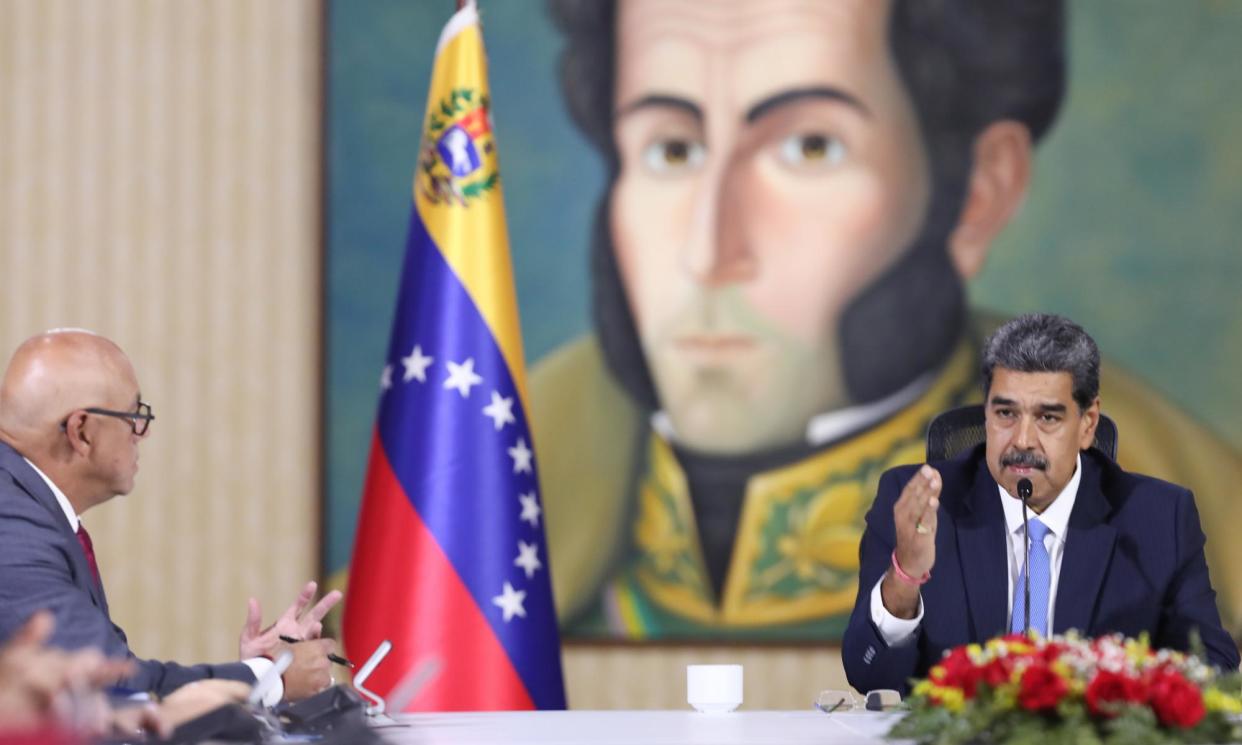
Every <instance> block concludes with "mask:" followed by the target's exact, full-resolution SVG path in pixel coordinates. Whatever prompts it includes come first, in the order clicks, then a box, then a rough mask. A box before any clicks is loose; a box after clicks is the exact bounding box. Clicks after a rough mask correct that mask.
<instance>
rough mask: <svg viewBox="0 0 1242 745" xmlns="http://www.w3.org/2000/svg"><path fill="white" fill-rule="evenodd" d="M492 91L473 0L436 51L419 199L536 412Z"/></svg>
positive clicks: (520, 390) (417, 179)
mask: <svg viewBox="0 0 1242 745" xmlns="http://www.w3.org/2000/svg"><path fill="white" fill-rule="evenodd" d="M490 96H491V92H490V89H489V87H488V84H487V61H486V59H485V57H484V53H483V37H482V34H481V32H480V30H479V23H478V11H477V10H476V9H475V7H474V5H473V3H469V4H467V5H466V7H465V8H463V9H462V10H460V11H458V12H457V14H456V16H454V18H453V20H452V21H451V22H450V24H449V26H448V27H447V28H446V29H445V34H444V36H443V37H441V39H440V46H439V48H438V49H437V52H436V60H435V67H434V70H433V71H432V74H431V90H430V91H429V93H428V95H427V114H426V117H425V118H424V120H423V136H422V146H421V147H420V152H419V158H418V167H417V168H416V169H415V174H414V203H415V205H416V207H417V209H418V214H419V217H420V218H421V219H422V221H423V225H424V226H426V228H427V232H428V233H429V234H430V235H431V238H432V240H434V241H435V243H436V245H437V246H439V248H440V251H441V252H442V253H443V254H444V257H445V259H446V260H447V261H448V264H449V266H451V267H452V268H453V271H454V272H456V274H457V277H458V279H460V280H461V282H462V284H463V285H464V286H465V288H466V292H468V293H469V294H470V297H471V298H472V299H473V300H474V303H475V305H476V306H478V308H479V311H480V313H481V314H482V315H483V319H484V320H485V321H486V322H487V325H488V326H489V327H490V328H491V331H492V335H493V336H494V337H495V338H496V341H497V343H498V344H499V345H500V350H501V353H502V354H503V355H504V358H505V362H506V363H507V364H508V365H509V372H510V374H511V375H512V376H513V379H514V383H515V384H516V386H517V389H518V395H519V396H520V397H521V399H522V406H523V408H524V409H525V410H526V411H530V408H529V404H528V399H527V395H526V371H525V366H524V364H523V360H524V357H523V354H522V335H521V331H520V328H519V324H518V311H517V297H516V295H515V293H514V290H513V265H512V263H511V260H510V258H509V232H508V229H507V227H506V225H505V209H504V200H503V189H502V185H501V177H500V165H499V159H498V158H497V156H496V140H495V133H494V132H493V131H492V123H491V107H490Z"/></svg>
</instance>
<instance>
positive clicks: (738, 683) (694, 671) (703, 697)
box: [686, 665, 742, 714]
mask: <svg viewBox="0 0 1242 745" xmlns="http://www.w3.org/2000/svg"><path fill="white" fill-rule="evenodd" d="M686 702H687V703H689V704H690V705H691V706H693V707H694V708H695V709H696V710H698V711H701V712H703V713H704V714H723V713H724V712H728V711H733V710H734V709H736V708H737V707H739V706H741V705H742V666H741V665H686Z"/></svg>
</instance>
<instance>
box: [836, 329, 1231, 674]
mask: <svg viewBox="0 0 1242 745" xmlns="http://www.w3.org/2000/svg"><path fill="white" fill-rule="evenodd" d="M982 360H983V364H982V368H983V392H984V411H985V419H986V442H985V443H984V444H983V445H980V446H978V447H976V448H974V449H973V450H971V451H968V452H966V453H963V454H962V455H960V456H958V457H957V458H954V459H953V460H949V461H943V462H939V463H934V464H926V465H922V466H918V465H911V466H901V467H898V468H894V469H892V470H890V471H888V472H886V473H885V474H884V475H883V476H882V477H881V478H880V483H879V487H878V490H877V494H876V498H875V503H874V504H873V505H872V507H871V510H870V512H869V513H868V514H867V524H866V530H865V532H864V534H863V538H862V544H861V547H860V549H859V552H860V559H861V569H860V581H859V589H858V597H857V599H856V601H855V603H854V611H853V614H852V615H851V616H850V622H849V627H848V628H847V629H846V632H845V638H844V641H843V644H842V657H843V660H844V664H845V672H846V675H847V677H848V678H849V682H850V684H851V685H852V686H854V687H855V688H857V689H858V690H860V691H869V690H875V689H878V688H895V689H897V690H900V691H903V692H905V691H906V690H907V689H908V687H909V681H910V679H911V678H919V677H925V676H926V675H927V673H928V670H929V669H930V668H931V666H932V665H934V664H935V663H936V662H937V661H939V659H940V657H941V656H942V655H943V653H944V652H945V651H946V650H948V649H951V648H953V647H955V646H958V645H961V644H966V643H970V642H983V641H986V640H987V639H990V638H992V637H995V636H999V635H1002V634H1005V633H1007V632H1010V631H1017V632H1021V631H1024V630H1025V629H1027V628H1028V627H1029V629H1031V630H1032V631H1037V632H1039V633H1040V634H1043V635H1045V636H1047V635H1049V634H1053V633H1055V634H1060V633H1064V632H1066V631H1069V630H1070V629H1076V630H1077V631H1079V632H1080V633H1082V634H1084V635H1087V636H1098V635H1101V634H1108V633H1113V632H1120V633H1122V634H1125V635H1127V636H1137V635H1138V634H1140V633H1143V632H1147V633H1148V634H1150V635H1151V641H1152V644H1153V645H1154V646H1157V647H1171V648H1174V649H1180V650H1187V649H1188V648H1189V646H1190V640H1191V636H1192V634H1193V633H1194V632H1196V631H1197V632H1198V634H1199V636H1200V638H1201V639H1202V640H1203V645H1204V648H1205V649H1206V652H1207V657H1208V661H1209V662H1210V663H1211V664H1213V665H1215V666H1217V667H1220V668H1222V669H1225V670H1235V669H1237V667H1238V648H1237V646H1236V645H1235V644H1234V641H1233V639H1232V638H1230V636H1229V635H1228V634H1227V633H1226V632H1225V630H1224V628H1223V627H1222V626H1221V622H1220V614H1219V613H1218V611H1217V608H1216V593H1215V591H1214V590H1213V589H1212V584H1211V581H1210V579H1209V577H1208V568H1207V562H1206V560H1205V558H1204V552H1203V548H1204V543H1205V538H1204V535H1203V531H1202V530H1201V529H1200V527H1199V514H1198V511H1197V510H1196V509H1195V502H1194V496H1193V495H1192V494H1191V493H1190V492H1189V491H1188V490H1186V489H1184V488H1182V487H1179V486H1176V485H1174V484H1170V483H1167V482H1164V481H1160V480H1158V479H1153V478H1150V477H1147V476H1141V475H1139V474H1133V473H1127V472H1125V471H1123V470H1121V468H1120V467H1118V466H1117V464H1116V463H1114V462H1113V461H1112V459H1110V458H1109V457H1108V456H1107V455H1105V454H1103V453H1101V452H1100V451H1099V450H1097V449H1094V448H1092V447H1091V444H1092V442H1093V441H1094V439H1095V430H1096V426H1097V424H1098V423H1099V418H1100V396H1099V392H1100V391H1099V387H1100V383H1099V370H1100V353H1099V349H1098V348H1097V347H1096V344H1095V341H1094V340H1092V338H1091V337H1090V336H1089V335H1088V334H1087V333H1086V332H1085V331H1084V330H1083V329H1082V328H1081V327H1079V326H1078V325H1077V324H1075V323H1073V322H1072V321H1069V320H1068V319H1065V318H1062V317H1060V316H1054V315H1042V314H1040V315H1026V316H1020V317H1018V318H1015V319H1013V320H1012V321H1010V322H1008V323H1006V324H1005V325H1003V326H1001V327H1000V328H999V329H997V331H996V332H995V333H994V334H993V335H992V336H991V338H989V339H988V341H987V342H986V344H985V345H984V349H983V354H982ZM1119 436H1120V437H1124V436H1125V433H1124V432H1122V433H1119ZM1023 496H1025V497H1026V500H1023V499H1021V497H1023ZM1024 501H1025V502H1026V506H1027V507H1028V508H1029V513H1027V515H1026V517H1027V519H1026V520H1025V521H1024V509H1023V507H1024V505H1023V502H1024ZM1028 540H1029V551H1028ZM1028 556H1029V560H1028ZM1028 570H1029V573H1028Z"/></svg>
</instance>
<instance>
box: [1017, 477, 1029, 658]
mask: <svg viewBox="0 0 1242 745" xmlns="http://www.w3.org/2000/svg"><path fill="white" fill-rule="evenodd" d="M1018 496H1019V497H1020V498H1021V499H1022V543H1023V545H1024V546H1025V550H1026V558H1025V559H1023V560H1022V579H1023V580H1024V581H1023V583H1022V613H1023V616H1024V617H1023V619H1022V633H1024V634H1026V635H1027V636H1030V635H1031V524H1030V522H1028V520H1027V515H1026V508H1027V502H1028V501H1029V500H1030V498H1031V480H1030V479H1019V480H1018Z"/></svg>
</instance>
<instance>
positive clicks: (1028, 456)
mask: <svg viewBox="0 0 1242 745" xmlns="http://www.w3.org/2000/svg"><path fill="white" fill-rule="evenodd" d="M1000 462H1001V465H1002V466H1022V467H1025V468H1038V469H1039V470H1041V471H1044V470H1047V468H1048V459H1047V458H1045V457H1044V456H1042V455H1040V454H1039V453H1036V452H1034V451H1033V450H1010V451H1009V452H1007V453H1005V454H1004V455H1002V456H1001V459H1000Z"/></svg>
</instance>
